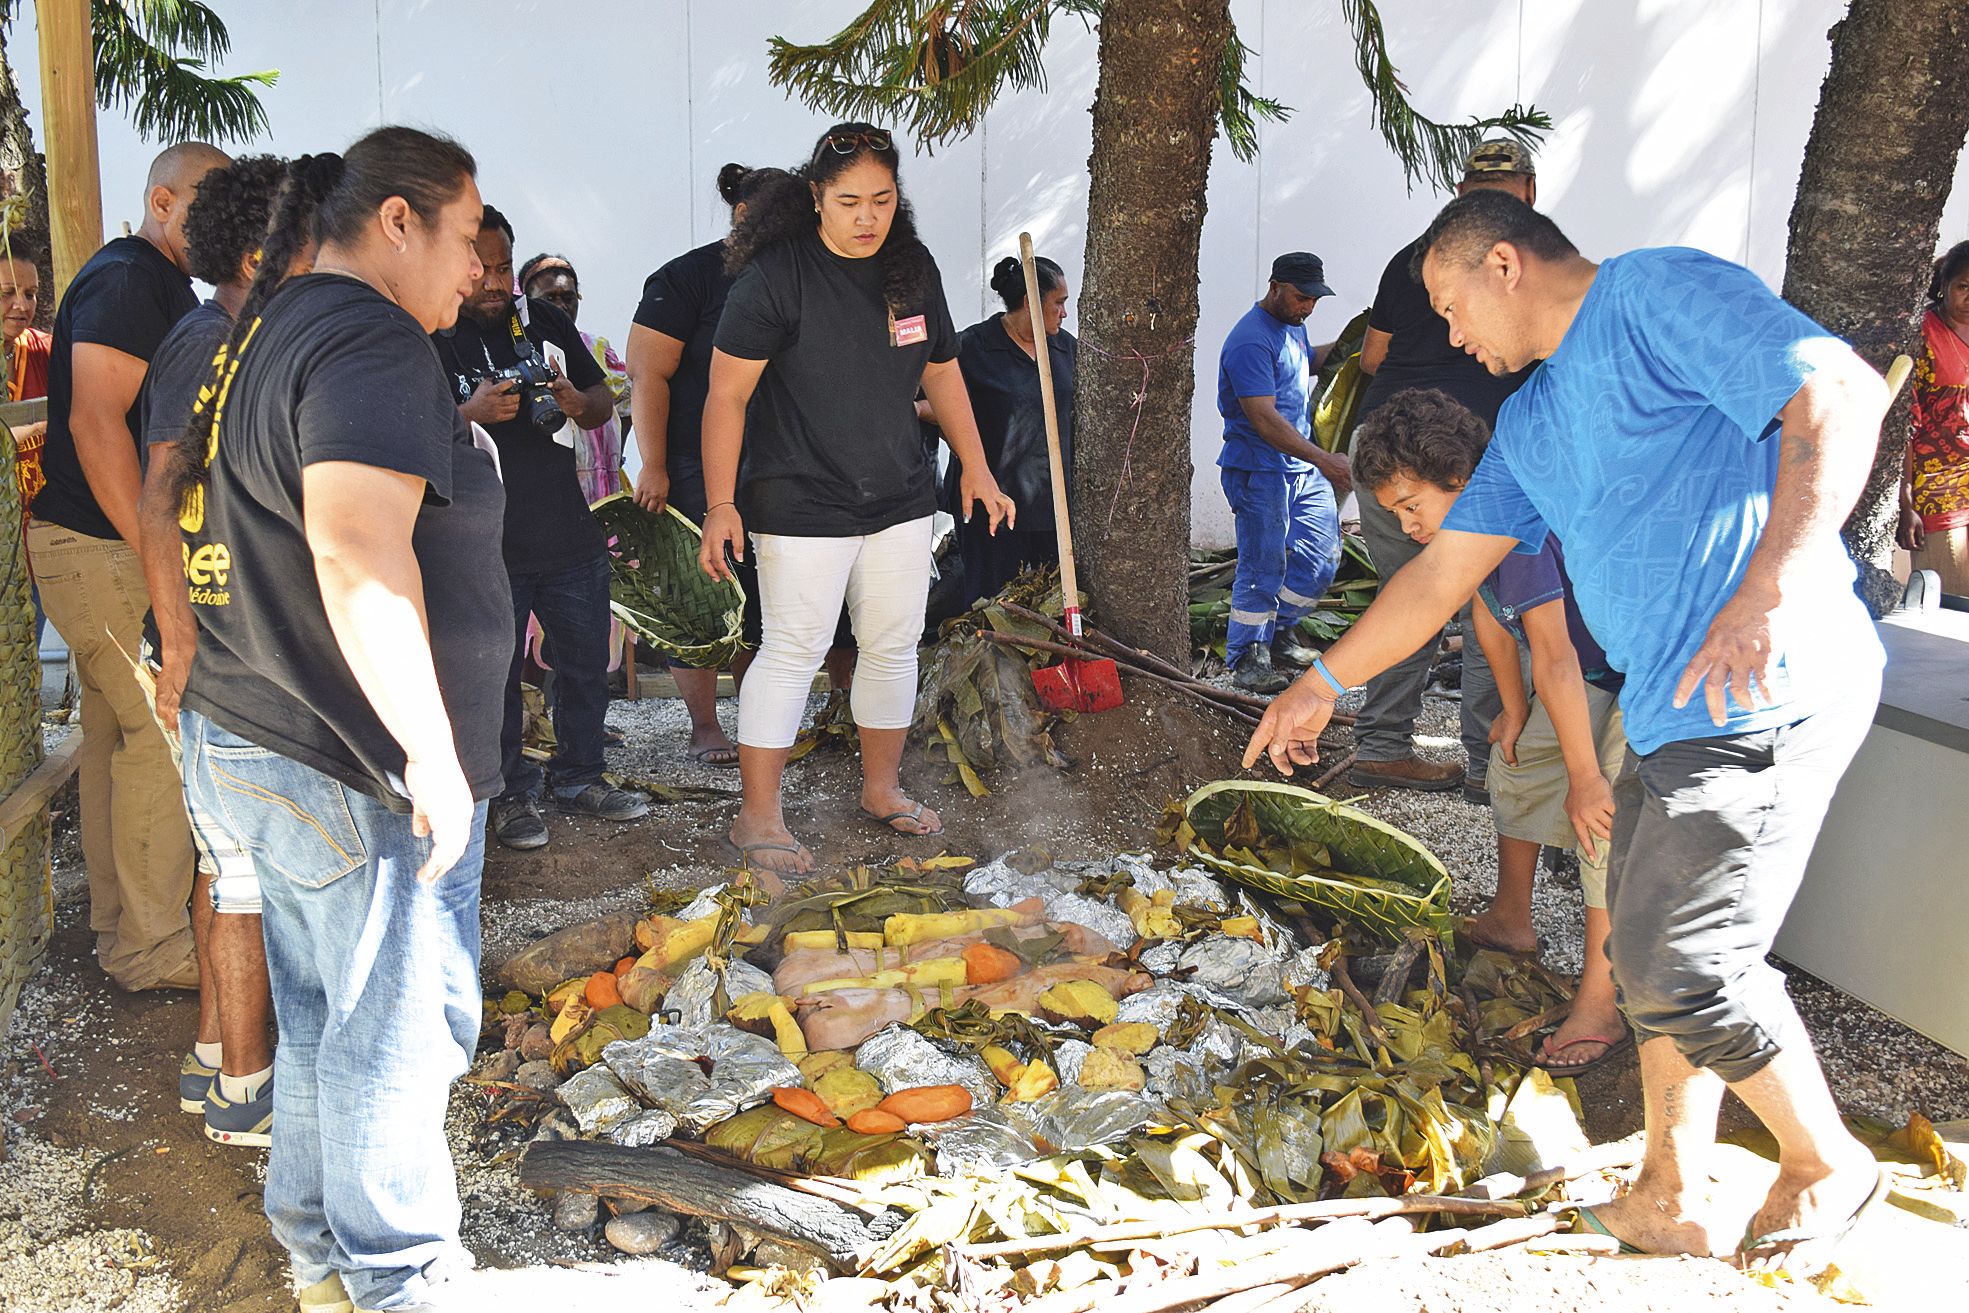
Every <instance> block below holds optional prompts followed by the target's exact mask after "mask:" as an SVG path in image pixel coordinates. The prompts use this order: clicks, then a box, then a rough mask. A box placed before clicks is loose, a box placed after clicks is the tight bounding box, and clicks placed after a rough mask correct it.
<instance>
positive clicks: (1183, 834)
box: [1163, 780, 1453, 942]
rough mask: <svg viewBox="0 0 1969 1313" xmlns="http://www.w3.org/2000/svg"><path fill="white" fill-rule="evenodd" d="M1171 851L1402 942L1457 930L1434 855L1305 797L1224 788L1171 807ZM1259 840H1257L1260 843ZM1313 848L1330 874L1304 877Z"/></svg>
mask: <svg viewBox="0 0 1969 1313" xmlns="http://www.w3.org/2000/svg"><path fill="white" fill-rule="evenodd" d="M1163 836H1164V838H1165V841H1166V842H1171V843H1173V844H1174V845H1175V846H1176V847H1178V848H1180V849H1183V850H1185V851H1186V852H1187V853H1188V854H1189V855H1190V856H1191V857H1193V858H1195V859H1196V860H1198V861H1200V862H1202V863H1204V864H1205V865H1206V866H1209V867H1211V868H1212V869H1213V870H1216V871H1219V872H1221V873H1223V874H1224V875H1227V876H1229V877H1230V878H1232V879H1233V880H1237V881H1239V882H1241V883H1243V884H1248V885H1251V886H1253V887H1254V888H1258V889H1263V890H1265V891H1266V892H1268V893H1271V894H1274V895H1277V896H1278V897H1280V898H1287V899H1291V900H1293V901H1295V902H1302V903H1309V904H1312V905H1313V906H1315V907H1319V908H1323V909H1324V910H1326V911H1328V912H1330V913H1333V914H1334V915H1336V916H1339V917H1341V918H1343V919H1345V920H1347V921H1349V922H1351V923H1353V924H1355V925H1358V926H1360V927H1361V928H1363V929H1365V930H1370V931H1372V932H1373V933H1375V934H1377V935H1380V936H1382V937H1383V938H1386V939H1390V940H1394V941H1397V942H1399V941H1400V940H1401V939H1402V938H1403V932H1404V930H1405V929H1406V928H1407V927H1409V926H1422V927H1425V928H1427V929H1430V930H1434V931H1436V932H1438V933H1440V934H1441V935H1442V936H1443V937H1444V940H1445V942H1447V941H1448V939H1449V936H1450V934H1451V932H1452V929H1453V922H1452V919H1451V917H1450V911H1449V895H1450V879H1449V872H1448V871H1447V870H1445V869H1444V868H1443V864H1442V863H1441V862H1440V861H1438V860H1437V859H1436V857H1435V855H1434V854H1433V853H1431V852H1430V851H1429V850H1428V849H1427V848H1424V847H1423V846H1422V844H1421V843H1420V842H1418V841H1417V840H1416V839H1415V838H1413V837H1412V836H1410V835H1408V834H1404V833H1403V832H1402V831H1400V830H1398V829H1396V828H1395V827H1394V826H1392V825H1389V824H1387V823H1386V822H1385V821H1380V820H1377V819H1375V818H1374V817H1372V816H1369V815H1368V814H1367V813H1366V812H1363V811H1360V810H1358V809H1356V808H1353V807H1349V806H1347V805H1346V804H1345V803H1338V802H1334V801H1333V800H1332V799H1330V798H1327V797H1324V796H1322V795H1320V794H1317V793H1313V792H1311V791H1310V790H1307V789H1301V788H1297V787H1295V786H1293V785H1290V784H1276V783H1271V782H1269V781H1252V780H1219V781H1218V782H1216V783H1215V784H1206V785H1204V786H1203V787H1202V788H1201V789H1198V790H1197V791H1196V792H1195V793H1193V794H1191V795H1190V796H1189V798H1188V799H1187V800H1186V801H1184V802H1182V803H1179V804H1175V805H1173V806H1172V807H1171V809H1170V813H1169V815H1168V817H1167V818H1166V819H1165V824H1164V828H1163ZM1254 839H1255V840H1256V841H1255V842H1254ZM1310 848H1324V849H1325V850H1326V853H1327V857H1328V860H1329V861H1330V862H1331V867H1330V868H1329V869H1326V870H1324V871H1311V870H1304V869H1299V868H1301V862H1300V861H1295V860H1293V858H1294V857H1295V856H1303V854H1305V853H1306V852H1307V851H1308V850H1309V849H1310Z"/></svg>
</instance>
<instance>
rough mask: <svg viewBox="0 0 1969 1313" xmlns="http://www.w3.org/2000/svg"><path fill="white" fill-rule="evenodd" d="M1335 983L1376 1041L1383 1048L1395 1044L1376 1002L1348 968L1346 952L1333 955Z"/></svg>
mask: <svg viewBox="0 0 1969 1313" xmlns="http://www.w3.org/2000/svg"><path fill="white" fill-rule="evenodd" d="M1335 937H1336V938H1337V937H1338V936H1335ZM1333 983H1334V984H1336V985H1338V986H1339V987H1340V992H1341V993H1342V994H1345V995H1346V996H1347V1001H1348V1002H1349V1003H1352V1004H1353V1005H1354V1007H1355V1009H1356V1010H1357V1011H1359V1013H1360V1014H1361V1020H1362V1021H1364V1022H1366V1023H1367V1033H1368V1034H1370V1035H1372V1036H1373V1037H1374V1042H1375V1043H1376V1044H1379V1045H1381V1046H1382V1047H1383V1048H1386V1047H1388V1046H1389V1045H1391V1044H1393V1043H1394V1038H1395V1037H1394V1036H1393V1035H1390V1034H1389V1033H1388V1027H1387V1026H1386V1025H1385V1024H1383V1022H1382V1020H1381V1014H1380V1013H1379V1012H1376V1011H1375V1010H1374V1004H1373V1003H1372V1002H1370V1001H1369V1000H1368V997H1367V995H1365V994H1363V993H1361V987H1360V986H1359V985H1356V984H1355V983H1354V977H1353V973H1352V972H1350V971H1348V970H1347V955H1346V954H1345V953H1335V954H1334V956H1333Z"/></svg>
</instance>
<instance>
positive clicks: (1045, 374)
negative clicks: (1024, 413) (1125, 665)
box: [1019, 233, 1121, 711]
mask: <svg viewBox="0 0 1969 1313" xmlns="http://www.w3.org/2000/svg"><path fill="white" fill-rule="evenodd" d="M1019 263H1020V264H1021V265H1023V266H1024V268H1025V275H1026V310H1027V312H1028V313H1030V314H1031V315H1032V341H1033V345H1034V346H1035V348H1037V350H1036V352H1035V354H1036V355H1037V356H1038V357H1039V397H1040V404H1041V406H1042V407H1043V409H1044V410H1045V412H1046V458H1047V462H1048V463H1049V464H1050V465H1051V466H1052V470H1053V532H1054V533H1055V534H1056V535H1057V536H1058V538H1059V544H1060V596H1061V597H1062V598H1063V599H1064V601H1065V603H1066V617H1065V619H1066V629H1067V632H1068V633H1069V634H1071V635H1073V643H1072V645H1073V646H1074V647H1076V648H1077V647H1079V646H1080V639H1081V628H1080V591H1079V588H1078V586H1077V582H1078V581H1077V580H1076V579H1075V577H1074V568H1073V526H1072V525H1071V524H1070V523H1069V522H1068V520H1067V473H1066V467H1065V465H1064V463H1063V462H1062V460H1061V458H1060V417H1059V412H1058V410H1057V409H1056V408H1055V406H1054V401H1053V358H1052V348H1050V347H1049V346H1047V344H1046V319H1045V314H1044V312H1043V311H1042V310H1041V309H1040V305H1039V270H1038V267H1037V266H1036V265H1034V264H1033V260H1032V234H1031V233H1020V234H1019ZM1032 686H1033V687H1034V688H1035V689H1037V690H1039V700H1040V702H1042V703H1044V704H1045V705H1046V707H1048V708H1049V709H1051V710H1053V711H1112V710H1113V709H1114V708H1116V707H1118V706H1120V705H1121V672H1120V671H1119V670H1117V669H1115V664H1114V662H1112V661H1110V660H1108V659H1107V658H1105V657H1068V658H1067V659H1066V660H1064V661H1062V662H1060V663H1059V664H1058V665H1052V666H1042V667H1040V668H1039V669H1038V670H1035V671H1033V672H1032Z"/></svg>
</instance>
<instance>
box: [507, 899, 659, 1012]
mask: <svg viewBox="0 0 1969 1313" xmlns="http://www.w3.org/2000/svg"><path fill="white" fill-rule="evenodd" d="M635 927H636V916H635V913H633V912H617V913H614V914H613V915H610V916H604V917H598V918H596V919H595V920H593V921H583V922H581V924H579V925H571V926H569V927H567V929H565V930H557V931H555V932H554V933H553V934H551V935H548V936H547V937H546V938H544V939H538V940H535V941H534V942H533V943H531V944H528V945H527V946H526V947H525V948H523V949H521V950H520V951H519V952H517V953H515V954H513V955H512V956H511V957H509V958H507V959H506V960H505V961H504V962H501V963H500V964H499V966H498V967H497V968H496V969H495V970H494V971H493V973H492V978H493V979H494V980H496V981H498V982H499V983H500V984H502V985H505V986H508V987H509V988H512V989H524V990H525V991H526V992H527V993H529V994H543V993H545V992H547V991H548V990H549V989H551V988H553V987H554V985H555V984H557V983H559V982H560V981H563V980H566V979H568V978H569V977H571V976H580V977H583V978H586V977H587V976H588V974H589V973H590V972H592V971H595V970H596V969H598V968H600V967H604V966H607V965H608V964H609V963H611V962H613V961H615V959H617V958H618V957H621V956H622V955H623V954H624V953H627V952H629V951H630V950H631V949H632V948H634V947H635V943H636V938H635Z"/></svg>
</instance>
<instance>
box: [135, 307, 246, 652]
mask: <svg viewBox="0 0 1969 1313" xmlns="http://www.w3.org/2000/svg"><path fill="white" fill-rule="evenodd" d="M231 332H232V312H231V311H230V310H228V309H226V308H225V307H224V306H222V305H220V304H219V303H218V302H217V301H207V302H205V304H203V305H201V306H199V307H198V308H197V309H196V310H193V311H192V312H191V313H190V314H188V315H186V316H185V317H184V318H183V319H180V320H179V321H178V322H177V323H176V324H174V325H173V326H172V328H171V331H170V332H168V333H166V334H165V335H164V341H163V342H161V343H159V344H158V348H157V354H156V355H154V356H152V357H151V358H150V368H149V369H147V370H145V371H144V385H143V387H142V388H141V389H139V390H138V392H137V409H138V411H139V412H140V413H141V414H142V415H143V422H142V425H141V426H140V427H139V428H138V429H137V430H136V434H137V443H138V446H139V454H140V455H141V456H142V458H143V465H144V468H145V469H149V468H150V460H151V455H150V449H151V448H152V447H154V446H156V445H157V444H159V443H161V442H169V443H178V442H184V441H194V442H202V441H203V440H204V438H205V431H204V429H203V427H202V426H201V427H200V429H199V430H198V431H197V432H196V433H193V432H191V431H190V430H191V427H192V423H191V408H192V404H193V403H194V402H195V401H197V400H198V394H199V391H200V390H201V389H202V388H204V387H205V385H206V384H207V383H208V382H210V381H211V378H212V357H214V356H216V355H217V354H218V353H219V348H220V347H222V346H224V345H225V342H226V337H227V336H228V335H229V334H230V333H231ZM201 418H202V417H201ZM144 641H145V642H147V643H149V644H150V646H151V650H152V651H153V652H158V653H161V652H162V651H163V650H164V642H163V639H162V637H161V636H160V635H159V634H158V631H157V617H156V616H155V615H154V614H152V613H151V612H150V611H145V612H144Z"/></svg>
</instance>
